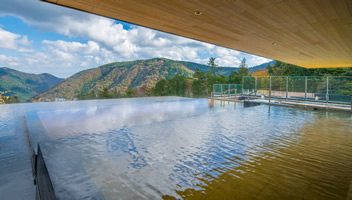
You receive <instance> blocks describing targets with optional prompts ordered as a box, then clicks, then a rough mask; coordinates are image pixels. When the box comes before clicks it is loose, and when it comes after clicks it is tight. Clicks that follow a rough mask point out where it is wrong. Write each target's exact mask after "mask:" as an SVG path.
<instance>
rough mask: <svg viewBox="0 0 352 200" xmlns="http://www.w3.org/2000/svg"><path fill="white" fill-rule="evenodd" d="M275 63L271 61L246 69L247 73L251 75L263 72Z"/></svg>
mask: <svg viewBox="0 0 352 200" xmlns="http://www.w3.org/2000/svg"><path fill="white" fill-rule="evenodd" d="M275 63H276V61H275V60H272V61H270V62H267V63H263V64H260V65H257V66H253V67H249V68H248V72H249V73H250V74H251V73H254V72H257V71H261V70H265V69H266V67H267V66H268V65H269V64H270V65H271V66H273V65H275Z"/></svg>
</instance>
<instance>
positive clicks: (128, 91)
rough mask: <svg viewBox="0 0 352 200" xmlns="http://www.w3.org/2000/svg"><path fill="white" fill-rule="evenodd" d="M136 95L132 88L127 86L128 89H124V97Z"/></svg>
mask: <svg viewBox="0 0 352 200" xmlns="http://www.w3.org/2000/svg"><path fill="white" fill-rule="evenodd" d="M135 96H136V93H135V91H134V89H133V88H131V87H130V88H128V90H127V91H126V97H135Z"/></svg>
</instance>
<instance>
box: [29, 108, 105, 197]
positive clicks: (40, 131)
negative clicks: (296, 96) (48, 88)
mask: <svg viewBox="0 0 352 200" xmlns="http://www.w3.org/2000/svg"><path fill="white" fill-rule="evenodd" d="M24 119H25V125H26V129H27V131H26V134H27V138H28V141H29V146H30V151H31V152H30V155H31V161H32V162H31V166H32V176H33V179H34V184H35V185H36V199H37V200H40V199H44V200H52V199H53V200H55V199H61V198H60V194H59V193H58V192H57V191H56V190H55V181H54V182H53V178H52V176H53V175H52V173H51V172H50V169H48V167H47V163H46V162H45V160H46V158H45V155H43V152H42V150H41V146H42V143H45V142H47V141H55V140H56V139H51V138H49V136H48V132H47V131H46V129H45V127H44V125H43V124H42V121H41V120H40V118H39V116H38V114H37V112H27V113H26V114H25V116H24ZM49 164H50V163H49ZM78 168H79V167H78ZM81 171H82V172H83V173H84V172H85V170H81ZM85 173H87V172H85ZM87 175H88V173H87ZM92 185H94V186H95V184H94V183H93V182H91V184H90V186H92ZM95 188H96V191H97V192H95V193H96V195H95V196H94V199H105V198H104V196H103V195H102V194H101V193H100V191H99V189H98V188H97V187H96V186H95ZM66 197H67V194H66ZM70 199H74V197H73V196H72V198H70Z"/></svg>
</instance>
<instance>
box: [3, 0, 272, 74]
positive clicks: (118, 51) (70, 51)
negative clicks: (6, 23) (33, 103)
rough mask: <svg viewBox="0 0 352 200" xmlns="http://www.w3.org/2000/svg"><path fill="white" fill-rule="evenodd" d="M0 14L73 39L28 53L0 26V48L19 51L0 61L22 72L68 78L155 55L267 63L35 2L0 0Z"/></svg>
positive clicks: (23, 40) (45, 43) (22, 41)
mask: <svg viewBox="0 0 352 200" xmlns="http://www.w3.org/2000/svg"><path fill="white" fill-rule="evenodd" d="M1 16H15V17H17V18H20V19H21V20H22V21H23V22H25V23H26V24H29V25H30V26H31V27H34V28H35V29H38V30H41V31H49V32H55V33H58V34H61V35H63V36H65V37H68V38H71V39H72V40H73V41H65V40H64V39H57V40H53V39H51V40H50V39H46V38H43V39H42V40H41V41H35V42H37V43H39V45H40V47H41V48H40V49H39V50H36V51H35V52H33V50H32V49H31V48H30V46H31V41H29V39H31V38H30V36H29V39H28V37H27V36H25V35H19V34H17V33H11V32H8V31H6V30H4V29H2V28H0V49H9V50H14V51H17V52H18V53H20V54H19V56H17V57H16V56H12V55H11V56H12V57H11V59H10V57H8V56H7V58H6V61H3V62H2V63H3V64H7V65H9V66H15V65H14V64H15V63H17V64H18V65H17V66H22V65H24V64H25V66H26V68H23V67H22V68H19V69H21V70H23V71H32V72H49V73H53V74H55V75H58V76H61V77H67V76H69V75H72V74H73V73H75V72H78V71H81V70H83V69H87V68H92V67H97V66H99V65H102V64H106V63H109V62H116V61H126V60H135V59H148V58H154V57H164V58H169V59H174V60H186V61H192V62H198V63H203V64H206V63H207V61H208V59H209V57H210V56H212V57H216V58H217V59H216V63H217V64H218V65H220V66H229V67H237V66H238V65H239V63H240V60H241V59H242V58H243V57H247V61H248V64H249V66H252V65H257V64H261V63H263V62H267V61H270V60H269V59H266V58H261V57H257V56H251V55H249V54H245V53H242V52H239V51H235V50H230V49H226V48H222V47H218V46H215V45H212V44H207V43H204V42H199V41H195V40H191V39H187V38H183V37H179V36H175V35H172V34H168V33H163V32H160V31H155V30H151V29H148V28H144V27H139V26H133V25H132V26H130V27H128V28H126V27H124V25H123V24H121V23H119V22H118V21H115V20H112V19H108V18H104V17H100V16H96V15H92V14H87V13H84V12H79V11H76V10H72V9H68V8H64V7H60V6H56V5H52V4H48V3H44V2H40V1H37V0H26V1H23V0H2V6H1V8H0V17H1ZM3 40H4V41H3ZM25 47H26V48H25ZM29 52H30V53H29ZM3 56H5V55H3ZM14 59H17V60H16V62H15V61H14ZM3 60H5V58H3ZM10 60H11V61H10ZM0 61H1V60H0ZM10 63H12V65H10Z"/></svg>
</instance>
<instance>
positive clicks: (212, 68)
mask: <svg viewBox="0 0 352 200" xmlns="http://www.w3.org/2000/svg"><path fill="white" fill-rule="evenodd" d="M215 59H216V58H213V57H211V58H209V62H208V65H209V66H210V72H211V74H212V75H213V76H216V72H217V70H218V69H217V68H216V67H217V66H218V65H217V64H215Z"/></svg>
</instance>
